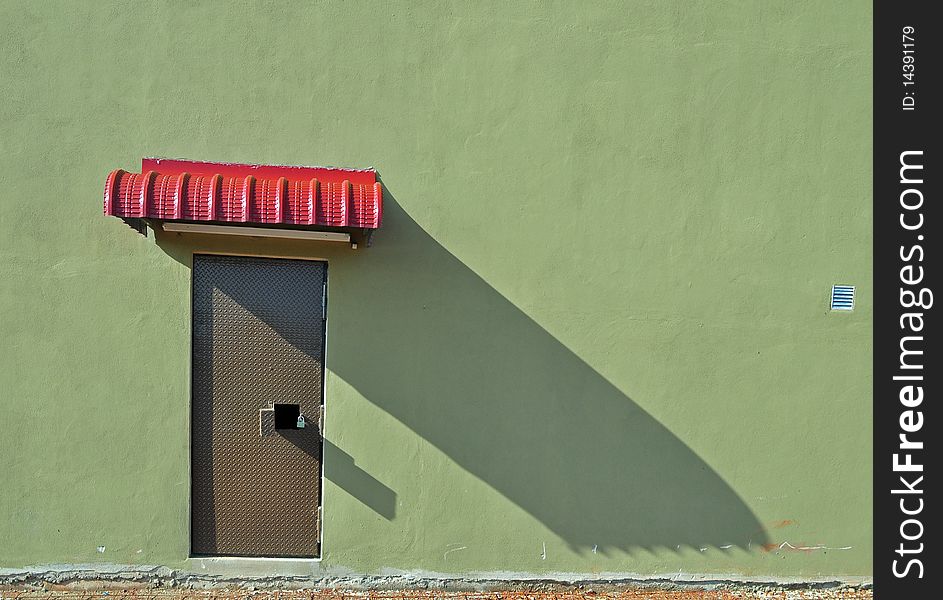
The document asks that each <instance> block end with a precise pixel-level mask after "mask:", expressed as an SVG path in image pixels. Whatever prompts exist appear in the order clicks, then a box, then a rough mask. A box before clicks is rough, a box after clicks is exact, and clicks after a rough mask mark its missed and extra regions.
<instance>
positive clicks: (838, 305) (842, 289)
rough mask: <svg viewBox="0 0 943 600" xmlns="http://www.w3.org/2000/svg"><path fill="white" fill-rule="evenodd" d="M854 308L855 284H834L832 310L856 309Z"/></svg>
mask: <svg viewBox="0 0 943 600" xmlns="http://www.w3.org/2000/svg"><path fill="white" fill-rule="evenodd" d="M854 309H855V286H853V285H833V286H832V310H854Z"/></svg>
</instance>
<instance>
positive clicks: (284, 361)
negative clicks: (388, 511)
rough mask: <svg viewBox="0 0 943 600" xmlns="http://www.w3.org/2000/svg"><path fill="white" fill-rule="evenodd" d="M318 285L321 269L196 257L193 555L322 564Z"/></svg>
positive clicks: (321, 302)
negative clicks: (312, 559) (305, 560)
mask: <svg viewBox="0 0 943 600" xmlns="http://www.w3.org/2000/svg"><path fill="white" fill-rule="evenodd" d="M326 281H327V265H326V264H325V263H323V262H315V261H304V260H282V259H263V258H245V257H233V256H205V255H196V256H194V257H193V330H192V331H193V358H192V360H193V372H192V377H193V381H192V427H191V490H192V497H191V551H192V554H194V555H227V556H284V557H316V556H318V555H319V551H320V547H319V539H320V535H319V533H320V532H319V528H320V497H321V434H320V429H319V425H320V415H321V405H322V399H323V383H322V382H323V364H324V360H323V358H324V309H325V283H326ZM299 417H301V418H303V419H304V427H303V428H298V426H299V425H301V423H300V422H299Z"/></svg>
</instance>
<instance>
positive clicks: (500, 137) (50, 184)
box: [0, 0, 871, 578]
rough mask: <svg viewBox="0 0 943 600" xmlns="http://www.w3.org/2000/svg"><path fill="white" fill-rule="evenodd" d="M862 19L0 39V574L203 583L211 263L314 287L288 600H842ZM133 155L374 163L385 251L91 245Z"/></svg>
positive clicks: (808, 10)
mask: <svg viewBox="0 0 943 600" xmlns="http://www.w3.org/2000/svg"><path fill="white" fill-rule="evenodd" d="M870 18H871V17H870V3H867V2H841V3H838V2H835V3H819V2H811V1H791V2H756V3H716V2H680V1H679V2H633V3H628V4H624V3H621V2H612V3H607V2H601V1H596V0H594V1H592V2H579V3H569V4H556V3H524V2H497V3H493V4H485V3H447V4H439V3H426V2H412V3H403V4H397V5H394V6H384V5H378V4H376V3H327V4H314V3H312V4H310V5H309V4H308V3H290V4H281V3H274V2H260V3H233V2H205V3H187V2H159V3H131V2H121V3H112V2H104V1H102V2H49V1H32V2H19V1H13V2H11V1H5V2H3V3H0V98H2V101H0V407H2V410H3V417H2V418H0V475H2V480H0V566H2V567H10V568H20V567H24V566H27V565H36V564H44V565H49V564H53V565H54V564H59V565H65V564H75V563H96V562H101V563H109V564H130V565H135V564H147V565H154V564H158V565H169V566H171V567H174V568H186V569H192V570H199V568H200V565H198V564H195V562H194V561H187V554H188V435H189V434H188V420H189V412H188V411H189V339H190V332H189V327H190V325H189V318H190V314H189V285H190V269H189V264H190V260H191V256H192V253H193V252H194V251H235V252H249V253H258V254H265V255H274V256H308V257H321V258H326V259H328V260H329V261H330V275H329V277H330V283H329V286H330V290H329V325H328V348H327V369H328V376H327V394H326V403H327V431H326V438H327V444H326V447H325V453H324V461H325V470H326V482H325V490H324V545H323V548H324V554H323V560H322V561H321V562H320V563H312V564H311V565H310V566H308V567H306V568H307V569H308V572H309V573H310V574H318V573H333V574H351V573H354V574H357V573H360V574H382V573H387V572H411V571H414V570H416V571H420V570H421V571H423V572H436V573H446V574H456V575H460V576H461V575H466V574H473V573H478V574H481V573H488V574H492V575H494V574H507V575H509V576H514V575H515V574H521V573H528V574H537V575H539V574H553V573H582V574H585V575H588V576H593V575H594V574H599V573H608V574H613V573H615V574H618V573H636V574H672V573H674V574H677V573H682V572H683V573H693V574H696V573H730V574H735V575H741V576H744V577H754V576H763V577H781V578H817V577H822V576H828V577H831V576H836V577H838V576H867V575H868V574H869V573H870V570H871V567H870V562H871V549H870V545H871V527H870V521H871V511H870V506H871V489H870V486H871V465H870V456H871V416H870V415H871V412H870V390H871V375H870V364H871V346H870V344H871V337H870V324H871V301H870V298H871V289H870V283H871V273H870V255H871V239H870V232H871V212H870V181H871V173H870V152H871V130H870V122H871V78H870V63H871V55H870V40H871V22H870ZM142 155H158V156H175V157H176V156H182V157H188V158H195V159H207V160H219V161H237V162H262V163H281V164H333V165H341V166H350V167H364V166H370V165H372V166H375V167H376V168H377V169H378V170H379V172H380V176H381V178H382V181H383V184H384V186H385V188H386V191H387V205H386V211H385V213H386V214H385V217H386V221H385V224H384V228H383V229H382V230H381V231H380V232H379V234H378V236H377V238H376V243H375V245H374V247H373V248H370V249H360V250H356V251H353V250H350V249H348V248H343V247H336V246H324V245H310V244H307V245H306V244H298V243H261V242H255V241H251V240H231V239H230V240H225V241H224V242H214V241H210V240H205V239H200V238H198V237H187V236H167V237H163V238H161V239H159V240H157V242H156V243H155V239H154V238H153V237H149V238H146V239H145V238H143V237H141V236H139V235H137V234H136V233H134V232H133V231H132V230H130V229H129V228H128V227H127V226H125V225H124V224H122V223H121V222H120V221H118V220H117V219H110V218H105V217H103V216H102V215H101V191H102V185H103V182H104V178H105V176H106V175H107V173H108V171H109V170H111V169H113V168H117V167H121V168H125V169H136V167H137V165H138V164H139V163H138V161H139V159H140V157H141V156H142ZM834 283H848V284H853V285H857V286H858V293H859V296H858V303H857V309H856V310H855V311H854V312H853V313H850V314H830V313H829V311H828V292H829V287H830V286H831V285H832V284H834ZM271 568H273V569H274V568H275V567H271Z"/></svg>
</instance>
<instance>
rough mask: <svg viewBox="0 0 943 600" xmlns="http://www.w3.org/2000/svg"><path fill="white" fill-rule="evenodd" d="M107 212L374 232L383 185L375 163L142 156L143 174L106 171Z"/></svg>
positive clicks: (379, 217)
mask: <svg viewBox="0 0 943 600" xmlns="http://www.w3.org/2000/svg"><path fill="white" fill-rule="evenodd" d="M105 214H106V215H113V216H116V217H121V218H123V219H125V220H131V219H146V220H152V221H190V222H209V223H226V224H244V225H266V226H270V227H271V226H273V225H274V226H277V225H290V226H293V227H294V228H296V229H297V227H295V226H304V227H307V228H317V229H318V230H324V229H325V228H329V229H333V228H342V229H360V230H373V229H377V228H378V227H380V222H381V220H382V216H383V191H382V187H381V185H380V183H379V182H378V181H377V180H376V171H374V170H373V169H338V168H328V167H284V166H272V165H240V164H229V163H210V162H197V161H189V160H176V159H164V158H145V159H143V160H142V161H141V172H140V173H128V172H126V171H123V170H121V169H118V170H116V171H112V173H111V174H110V175H109V176H108V179H107V181H106V182H105ZM367 233H369V232H367Z"/></svg>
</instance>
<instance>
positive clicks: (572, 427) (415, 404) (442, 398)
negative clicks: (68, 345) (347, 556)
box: [157, 188, 769, 553]
mask: <svg viewBox="0 0 943 600" xmlns="http://www.w3.org/2000/svg"><path fill="white" fill-rule="evenodd" d="M157 241H158V244H159V245H160V246H161V247H162V248H163V249H164V250H165V251H166V252H167V253H168V254H170V255H171V256H174V257H175V258H176V259H177V260H179V261H180V262H182V263H184V264H189V260H190V255H189V254H188V248H187V247H186V242H182V241H180V240H179V239H171V238H169V237H168V236H162V235H158V236H157ZM496 251H500V250H496ZM358 253H359V254H358V256H357V257H356V261H357V266H356V270H357V276H356V277H353V276H350V277H345V278H344V279H343V281H340V282H339V281H337V280H333V281H332V282H331V284H330V285H331V289H335V288H336V287H340V286H342V287H343V291H342V293H341V294H338V295H339V296H342V297H343V298H344V301H345V302H348V303H350V302H363V306H362V307H361V306H345V307H344V309H343V310H336V309H335V310H332V311H331V319H330V330H331V331H332V332H335V333H334V334H329V337H331V338H332V339H333V337H332V336H333V335H336V336H338V337H343V338H344V339H345V341H344V343H339V342H335V343H333V344H330V347H329V350H328V355H327V356H328V359H327V360H328V366H329V368H330V369H331V371H333V372H334V373H335V374H336V375H337V376H339V377H341V378H342V379H343V380H344V381H345V382H347V383H348V384H349V385H351V386H352V387H353V388H355V389H356V390H357V391H358V392H359V393H360V394H362V395H363V396H364V397H365V398H366V399H367V400H369V401H370V402H372V403H374V404H375V405H376V406H377V407H379V408H381V409H382V410H384V411H386V412H387V413H389V414H390V415H391V416H393V417H394V418H396V419H397V420H399V421H400V422H401V423H403V424H404V425H405V426H406V427H408V428H409V429H411V430H412V431H414V432H416V433H417V434H418V435H420V436H422V437H423V438H424V439H425V440H427V441H428V442H429V443H431V444H433V445H434V446H435V447H437V448H438V449H439V450H441V451H442V452H443V453H445V454H446V455H447V456H449V457H450V458H451V459H452V460H454V461H455V462H456V463H457V464H459V465H461V466H462V467H463V468H464V469H467V470H468V471H469V472H471V473H472V474H474V475H475V476H477V477H478V478H480V479H481V480H482V481H484V482H486V483H487V484H488V485H489V486H491V487H492V488H493V489H495V490H496V491H497V492H499V493H500V494H502V495H503V496H504V497H506V498H507V499H508V500H510V501H511V502H513V503H514V504H516V505H517V506H519V507H520V508H521V509H523V510H525V511H526V512H527V513H529V514H530V515H532V516H533V517H534V518H535V519H537V520H539V521H540V522H541V523H543V524H544V525H545V526H546V527H548V528H549V529H551V530H552V531H554V532H555V533H556V534H557V535H559V536H560V537H561V538H562V539H564V540H566V542H567V543H568V544H569V545H570V546H571V547H573V548H574V549H576V550H578V551H582V550H587V549H592V548H596V549H597V550H598V551H599V552H603V553H605V552H607V551H608V550H610V549H613V550H622V551H625V552H635V551H637V550H643V549H644V550H656V549H659V550H660V549H667V550H670V551H677V550H679V549H680V548H684V547H688V548H697V549H700V548H705V547H712V548H721V549H724V550H727V549H730V548H734V547H740V548H748V547H750V546H760V545H763V544H766V543H768V542H769V539H768V537H767V534H766V531H765V528H764V527H763V525H762V524H761V523H760V522H759V521H758V520H757V518H756V517H755V515H754V514H753V512H752V511H751V510H750V508H749V507H748V506H747V505H746V504H745V503H744V502H743V500H742V499H741V498H740V497H739V496H738V494H737V493H736V491H735V490H733V489H731V488H730V486H728V485H727V483H726V482H725V481H724V480H723V478H722V477H721V476H720V475H719V474H718V473H716V472H715V471H714V470H713V469H712V468H711V467H710V466H709V465H708V464H707V463H706V462H704V461H703V460H702V459H701V458H700V457H698V456H697V454H696V453H694V452H693V451H692V450H691V449H690V448H688V446H687V445H685V443H684V442H682V441H681V440H680V439H678V438H677V437H676V436H675V435H674V434H672V432H671V431H669V430H668V429H667V428H666V427H664V426H663V425H661V424H660V423H659V422H658V421H657V420H656V419H655V418H653V417H652V416H651V415H649V414H648V413H647V412H646V411H645V410H643V409H642V408H641V407H640V406H639V405H638V404H636V403H635V402H633V401H632V399H631V398H629V397H628V396H627V395H625V394H624V393H622V392H621V391H620V390H619V389H617V388H616V387H615V386H613V385H612V384H611V383H609V382H608V381H607V380H606V379H605V377H603V376H602V375H601V374H600V373H598V372H597V371H596V370H594V369H593V368H592V367H591V366H590V365H588V364H587V363H586V362H585V361H584V360H582V359H581V358H580V357H579V356H577V355H576V354H574V353H573V352H572V351H570V350H569V349H568V348H566V347H565V346H564V345H563V344H561V343H560V342H559V341H558V340H556V339H555V338H554V337H553V336H552V335H551V334H549V333H548V332H547V331H546V330H544V329H543V328H542V327H541V326H540V325H539V324H537V323H536V322H535V321H534V320H533V319H531V318H530V317H528V316H527V315H526V314H525V313H524V312H522V311H521V310H520V309H519V308H517V307H516V306H514V305H513V304H512V303H511V302H510V301H508V300H507V299H506V298H505V297H504V296H502V295H501V294H500V293H499V292H497V291H496V290H495V289H494V288H492V287H491V286H490V285H489V284H488V283H487V282H486V281H484V280H483V279H482V278H481V277H479V276H478V275H476V274H475V273H474V272H473V271H472V270H471V269H470V268H468V267H467V266H466V265H464V264H463V263H462V262H461V261H460V260H459V259H457V258H456V257H455V256H453V255H452V254H451V253H450V252H449V251H448V250H446V249H445V248H444V247H442V246H441V245H440V244H439V243H438V242H436V241H435V239H433V238H432V236H430V235H429V234H428V233H427V232H426V231H425V230H423V228H422V227H421V226H419V225H418V224H417V223H416V222H415V221H414V220H413V219H412V218H411V217H410V216H409V215H408V214H407V213H406V212H405V211H404V210H403V209H402V207H401V206H400V205H399V204H398V203H397V201H396V199H395V197H394V195H393V194H392V193H390V191H389V190H388V189H387V188H384V223H383V228H382V229H381V230H380V232H379V233H378V235H377V236H376V239H375V242H374V246H373V247H372V248H370V249H365V250H363V251H358ZM509 260H513V257H509ZM560 285H564V286H565V285H580V283H579V282H578V281H567V280H562V281H561V282H560ZM335 297H336V296H335ZM329 303H330V300H329ZM280 333H281V334H282V335H283V336H284V337H285V338H286V339H288V340H289V341H290V340H291V336H292V332H291V331H284V332H280ZM350 340H353V341H350ZM665 385H671V382H670V381H669V382H665ZM334 448H336V446H334ZM337 450H338V451H339V452H341V453H343V451H342V450H340V449H339V448H338V449H337ZM332 454H333V455H334V456H335V458H336V457H337V456H338V453H337V452H331V451H329V450H328V448H326V449H325V458H326V459H329V458H330V456H331V455H332ZM343 454H344V457H347V459H349V460H347V459H345V460H343V461H341V463H343V464H341V463H338V464H337V465H336V467H335V466H327V467H326V470H325V476H326V477H327V478H328V479H330V480H331V481H334V482H335V483H337V484H338V485H339V486H340V487H342V488H344V489H345V490H347V491H348V492H349V493H351V494H352V495H354V496H355V497H357V498H359V499H360V500H361V501H362V502H363V503H364V504H366V505H368V506H369V507H370V508H371V509H372V510H374V511H375V512H377V513H378V514H381V515H383V516H385V517H386V518H388V519H392V518H394V517H395V504H396V494H395V492H393V491H392V490H389V488H386V487H385V486H383V485H382V484H380V486H381V487H382V488H383V489H380V487H378V486H377V485H375V484H374V483H373V482H376V483H379V482H378V481H377V480H376V479H375V478H374V477H372V476H370V475H369V474H366V473H365V472H362V470H360V469H359V467H354V468H353V469H350V468H348V467H350V466H351V465H354V460H353V458H352V457H349V455H347V454H346V453H343ZM344 465H347V466H346V467H345V466H344ZM358 471H360V472H358Z"/></svg>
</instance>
